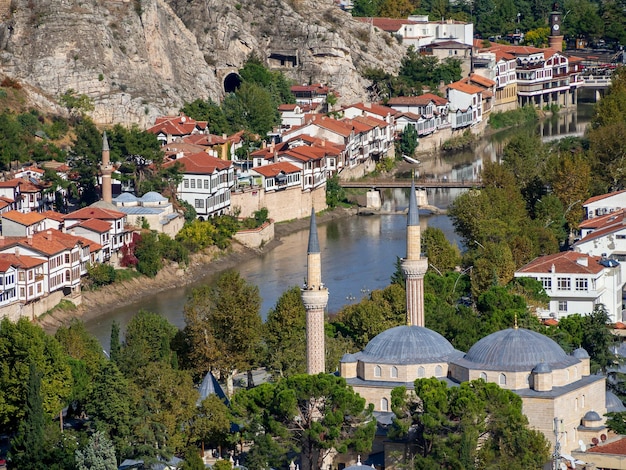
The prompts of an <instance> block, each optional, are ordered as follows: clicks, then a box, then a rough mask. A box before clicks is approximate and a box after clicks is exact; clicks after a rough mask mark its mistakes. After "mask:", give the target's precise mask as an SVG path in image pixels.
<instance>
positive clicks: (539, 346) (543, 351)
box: [463, 328, 580, 371]
mask: <svg viewBox="0 0 626 470" xmlns="http://www.w3.org/2000/svg"><path fill="white" fill-rule="evenodd" d="M463 362H470V363H472V364H471V367H472V368H473V369H486V370H502V371H523V370H528V371H530V370H532V369H533V368H534V367H535V366H536V365H537V364H541V363H545V364H546V365H548V366H550V367H551V368H552V369H561V368H563V367H567V366H571V365H574V364H577V363H579V362H580V361H579V360H578V359H576V358H575V357H572V356H568V355H567V354H565V351H563V349H562V348H561V346H559V345H558V344H557V343H556V342H555V341H554V340H552V339H550V338H548V337H547V336H545V335H542V334H540V333H537V332H535V331H531V330H526V329H524V328H509V329H507V330H500V331H496V332H495V333H492V334H490V335H489V336H485V337H484V338H483V339H481V340H480V341H478V342H477V343H476V344H475V345H474V346H472V348H471V349H470V350H469V351H468V353H467V355H466V356H465V358H464V361H463Z"/></svg>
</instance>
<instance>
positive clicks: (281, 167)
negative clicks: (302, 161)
mask: <svg viewBox="0 0 626 470" xmlns="http://www.w3.org/2000/svg"><path fill="white" fill-rule="evenodd" d="M252 170H253V171H256V172H257V173H259V174H260V175H263V176H265V177H266V178H273V177H274V176H276V175H278V174H279V173H281V172H282V173H299V172H300V168H298V167H297V166H295V165H292V164H291V163H288V162H279V163H272V164H271V165H263V166H257V167H256V168H253V169H252Z"/></svg>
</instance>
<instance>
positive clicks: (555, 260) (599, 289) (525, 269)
mask: <svg viewBox="0 0 626 470" xmlns="http://www.w3.org/2000/svg"><path fill="white" fill-rule="evenodd" d="M515 277H532V278H534V279H536V280H538V281H539V282H541V284H542V285H543V288H544V290H545V292H546V294H547V295H548V296H549V297H550V304H549V307H548V310H543V311H539V312H537V314H538V315H539V316H540V317H541V318H544V319H547V318H555V319H556V320H559V319H561V318H563V317H567V316H568V315H572V314H576V313H578V314H580V315H589V314H590V313H591V312H593V309H594V307H595V306H596V305H597V304H603V305H604V306H605V307H606V310H607V312H608V315H609V318H610V321H611V322H612V323H615V322H616V321H621V320H622V287H623V285H624V283H623V281H622V272H621V268H620V263H619V262H617V261H616V260H613V259H608V258H606V257H601V256H592V255H588V254H585V253H579V252H575V251H565V252H561V253H556V254H553V255H547V256H541V257H539V258H536V259H534V260H533V261H531V262H530V263H528V264H526V265H525V266H522V267H521V268H520V269H518V270H517V271H516V272H515Z"/></svg>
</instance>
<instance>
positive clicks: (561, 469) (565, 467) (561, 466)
mask: <svg viewBox="0 0 626 470" xmlns="http://www.w3.org/2000/svg"><path fill="white" fill-rule="evenodd" d="M559 469H560V470H567V465H565V463H564V462H561V463H560V464H559Z"/></svg>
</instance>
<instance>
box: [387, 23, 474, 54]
mask: <svg viewBox="0 0 626 470" xmlns="http://www.w3.org/2000/svg"><path fill="white" fill-rule="evenodd" d="M398 34H400V35H401V36H402V44H405V45H407V46H415V47H422V46H427V45H429V44H431V43H433V42H442V41H451V40H452V41H458V42H462V43H463V44H467V45H468V46H471V45H472V44H473V40H474V25H473V23H461V22H459V21H454V20H451V19H448V20H444V21H428V15H411V16H409V18H408V22H407V24H405V25H403V27H402V28H401V29H400V30H399V31H398Z"/></svg>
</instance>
